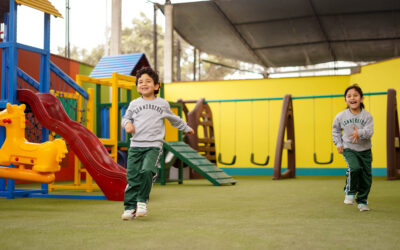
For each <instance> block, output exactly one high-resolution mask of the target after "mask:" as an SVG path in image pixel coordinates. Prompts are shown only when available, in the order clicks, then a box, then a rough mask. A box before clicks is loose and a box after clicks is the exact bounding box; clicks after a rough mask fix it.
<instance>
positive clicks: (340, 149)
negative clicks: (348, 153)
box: [337, 146, 343, 154]
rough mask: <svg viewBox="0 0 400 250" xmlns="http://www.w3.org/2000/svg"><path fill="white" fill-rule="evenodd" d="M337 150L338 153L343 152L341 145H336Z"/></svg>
mask: <svg viewBox="0 0 400 250" xmlns="http://www.w3.org/2000/svg"><path fill="white" fill-rule="evenodd" d="M337 151H338V153H339V154H343V146H339V147H337Z"/></svg>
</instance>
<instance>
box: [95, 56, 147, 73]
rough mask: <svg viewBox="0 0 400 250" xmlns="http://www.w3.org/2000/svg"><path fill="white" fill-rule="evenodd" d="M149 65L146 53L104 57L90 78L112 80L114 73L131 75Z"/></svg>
mask: <svg viewBox="0 0 400 250" xmlns="http://www.w3.org/2000/svg"><path fill="white" fill-rule="evenodd" d="M143 60H144V61H143ZM148 65H149V63H148V61H147V58H146V56H145V54H144V53H135V54H125V55H117V56H104V57H102V58H101V59H100V61H99V62H98V63H97V65H96V67H95V68H94V69H93V71H92V73H91V74H90V76H91V77H95V78H110V77H112V73H113V72H117V73H119V74H123V75H131V73H132V72H134V71H135V70H137V69H138V68H139V67H141V66H148Z"/></svg>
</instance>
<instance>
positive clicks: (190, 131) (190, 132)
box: [186, 127, 194, 135]
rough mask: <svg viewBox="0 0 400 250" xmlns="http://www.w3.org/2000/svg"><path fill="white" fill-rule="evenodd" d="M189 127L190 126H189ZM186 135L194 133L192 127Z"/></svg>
mask: <svg viewBox="0 0 400 250" xmlns="http://www.w3.org/2000/svg"><path fill="white" fill-rule="evenodd" d="M189 128H190V127H189ZM186 134H188V135H194V130H193V129H192V128H190V130H189V131H188V132H187V133H186Z"/></svg>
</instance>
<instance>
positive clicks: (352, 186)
mask: <svg viewBox="0 0 400 250" xmlns="http://www.w3.org/2000/svg"><path fill="white" fill-rule="evenodd" d="M343 156H344V159H345V161H346V163H347V173H346V176H347V178H346V186H345V187H344V192H345V193H346V195H357V196H356V202H357V203H358V204H368V194H369V191H370V189H371V184H372V173H371V172H372V170H371V163H372V153H371V150H370V149H369V150H365V151H361V152H357V151H354V150H351V149H348V148H346V149H344V152H343Z"/></svg>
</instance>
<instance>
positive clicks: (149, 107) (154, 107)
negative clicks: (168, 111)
mask: <svg viewBox="0 0 400 250" xmlns="http://www.w3.org/2000/svg"><path fill="white" fill-rule="evenodd" d="M142 110H155V111H157V112H158V113H160V114H162V113H163V112H164V111H163V110H162V108H161V107H159V106H157V105H153V104H144V105H141V106H139V107H137V108H136V109H134V110H133V113H135V114H138V113H139V112H140V111H142Z"/></svg>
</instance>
